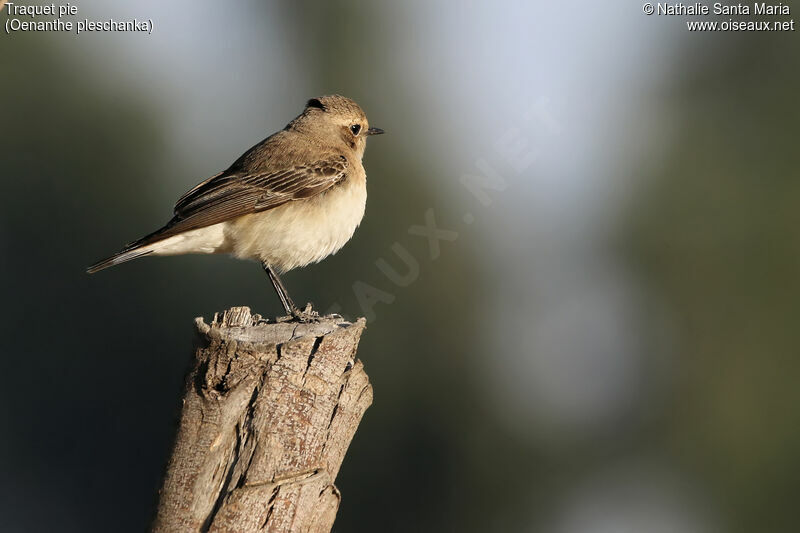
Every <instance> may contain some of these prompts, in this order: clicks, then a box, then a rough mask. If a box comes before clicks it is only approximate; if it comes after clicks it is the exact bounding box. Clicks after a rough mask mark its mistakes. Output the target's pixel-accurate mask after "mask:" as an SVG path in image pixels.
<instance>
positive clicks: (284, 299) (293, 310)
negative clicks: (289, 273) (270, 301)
mask: <svg viewBox="0 0 800 533" xmlns="http://www.w3.org/2000/svg"><path fill="white" fill-rule="evenodd" d="M261 266H262V267H264V272H266V273H267V276H269V280H270V281H271V282H272V286H273V287H275V292H277V293H278V298H280V299H281V304H282V305H283V309H284V310H285V311H286V314H289V315H292V316H293V317H294V318H298V319H301V318H302V316H303V313H302V312H301V311H300V309H298V308H297V306H296V305H294V302H293V301H292V298H291V297H290V296H289V291H287V290H286V287H284V286H283V283H282V282H281V278H279V277H278V273H277V272H275V271H274V270H273V269H272V267H271V266H269V265H268V264H267V263H262V264H261Z"/></svg>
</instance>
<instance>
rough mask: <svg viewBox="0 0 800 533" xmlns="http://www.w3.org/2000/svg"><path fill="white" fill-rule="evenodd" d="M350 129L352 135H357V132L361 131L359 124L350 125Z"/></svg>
mask: <svg viewBox="0 0 800 533" xmlns="http://www.w3.org/2000/svg"><path fill="white" fill-rule="evenodd" d="M350 131H352V132H353V135H358V132H359V131H361V124H353V125H352V126H350Z"/></svg>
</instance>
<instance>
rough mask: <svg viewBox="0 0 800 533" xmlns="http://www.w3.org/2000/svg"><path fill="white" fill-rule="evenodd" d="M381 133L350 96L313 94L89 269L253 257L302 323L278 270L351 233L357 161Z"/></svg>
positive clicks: (325, 250) (356, 209) (360, 187)
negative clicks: (160, 258) (158, 259)
mask: <svg viewBox="0 0 800 533" xmlns="http://www.w3.org/2000/svg"><path fill="white" fill-rule="evenodd" d="M379 133H383V130H381V129H379V128H370V127H369V123H368V122H367V117H366V115H365V114H364V111H362V110H361V108H360V107H359V106H358V104H356V103H355V102H354V101H352V100H350V99H349V98H345V97H344V96H339V95H330V96H322V97H319V98H312V99H311V100H309V101H308V103H307V104H306V107H305V109H304V110H303V112H302V113H301V114H300V115H299V116H297V118H295V119H294V120H292V121H291V122H289V124H287V125H286V127H285V128H284V129H283V130H281V131H279V132H277V133H275V134H273V135H271V136H269V137H267V138H266V139H265V140H263V141H261V142H260V143H258V144H257V145H255V146H254V147H252V148H250V149H249V150H248V151H247V152H245V153H244V154H243V155H242V156H241V157H239V159H237V160H236V161H235V162H234V163H233V164H232V165H231V166H230V167H229V168H228V169H227V170H225V171H224V172H221V173H219V174H217V175H216V176H213V177H211V178H209V179H207V180H205V181H204V182H202V183H200V184H199V185H197V186H196V187H194V188H193V189H191V190H190V191H189V192H187V193H186V194H184V195H183V196H182V197H181V198H180V199H179V200H178V202H177V203H176V204H175V216H173V217H172V220H170V221H169V222H168V223H167V224H166V225H165V226H164V227H163V228H161V229H159V230H157V231H155V232H153V233H151V234H150V235H147V236H145V237H143V238H141V239H139V240H138V241H135V242H132V243H130V244H129V245H127V246H126V247H125V248H123V249H122V251H120V252H119V253H117V254H114V255H113V256H111V257H109V258H108V259H104V260H102V261H100V262H98V263H96V264H94V265H92V266H91V267H89V268H88V269H87V272H89V273H90V274H92V273H94V272H97V271H98V270H102V269H104V268H108V267H110V266H113V265H118V264H120V263H124V262H126V261H130V260H131V259H137V258H139V257H144V256H146V255H178V254H230V255H232V256H234V257H236V258H239V259H256V260H258V261H260V262H261V265H262V266H263V268H264V270H265V271H266V272H267V275H268V276H269V278H270V281H271V282H272V285H273V286H274V287H275V291H276V292H277V293H278V297H279V298H280V300H281V304H283V307H284V309H285V310H286V312H287V313H288V314H291V315H292V316H293V317H294V318H295V319H299V320H306V319H308V318H309V316H308V315H306V314H305V313H304V312H302V311H300V310H299V309H298V308H297V306H296V305H295V304H294V302H293V301H292V299H291V298H290V297H289V293H288V292H287V291H286V288H285V287H284V286H283V283H282V282H281V280H280V278H279V277H278V273H279V272H280V273H283V272H286V271H288V270H291V269H293V268H297V267H303V266H306V265H308V264H310V263H316V262H318V261H321V260H322V259H324V258H326V257H327V256H329V255H331V254H334V253H336V252H337V251H338V250H339V249H340V248H341V247H342V246H344V244H345V243H346V242H347V241H348V240H350V237H352V236H353V233H354V232H355V229H356V227H357V226H358V225H359V223H360V222H361V219H362V218H363V216H364V207H365V204H366V200H367V179H366V178H367V176H366V172H365V171H364V167H363V165H362V163H361V159H362V157H363V156H364V149H365V148H366V146H367V137H368V136H370V135H376V134H379Z"/></svg>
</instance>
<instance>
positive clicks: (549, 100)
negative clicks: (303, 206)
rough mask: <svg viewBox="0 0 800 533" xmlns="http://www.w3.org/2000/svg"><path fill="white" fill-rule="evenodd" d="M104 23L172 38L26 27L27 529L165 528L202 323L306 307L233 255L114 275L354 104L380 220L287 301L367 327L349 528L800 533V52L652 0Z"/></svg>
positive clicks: (20, 357)
mask: <svg viewBox="0 0 800 533" xmlns="http://www.w3.org/2000/svg"><path fill="white" fill-rule="evenodd" d="M76 5H78V7H79V9H80V12H79V17H87V18H90V19H98V20H102V19H108V18H112V17H113V18H115V19H119V20H123V19H129V18H134V17H137V18H139V19H148V18H149V19H153V22H154V32H153V34H152V35H149V36H148V35H143V34H125V33H105V34H103V33H96V34H83V35H80V36H75V35H72V34H57V33H54V34H36V33H27V34H13V35H10V36H9V35H5V34H3V35H2V36H0V77H1V79H2V83H0V117H1V120H2V127H1V128H0V141H2V148H3V152H2V153H3V157H2V165H0V176H1V178H0V179H1V180H2V181H1V182H0V185H2V189H0V190H2V210H0V220H2V224H1V225H0V280H2V283H3V291H2V294H3V306H2V317H0V327H1V328H2V339H3V342H2V352H1V356H2V359H1V361H2V369H3V384H4V386H3V392H4V394H3V400H2V403H0V427H2V438H0V529H2V530H3V531H11V532H23V531H24V532H28V531H31V532H39V531H42V532H49V531H75V532H90V531H91V532H95V531H97V532H106V531H120V532H124V531H142V530H143V529H144V528H145V527H146V525H147V524H148V521H149V520H150V518H151V516H152V511H153V507H154V503H155V497H156V491H157V488H158V486H159V482H160V476H161V473H162V469H163V466H164V462H165V460H166V456H167V453H168V451H169V445H170V439H171V437H172V431H173V429H174V423H175V419H176V412H177V407H178V406H177V401H178V398H179V395H180V389H181V384H182V379H183V373H184V370H185V369H186V367H187V364H188V362H189V359H190V356H191V353H192V342H193V338H194V334H193V322H192V319H193V318H194V317H195V316H200V315H202V316H205V317H206V318H208V317H210V316H211V315H212V314H213V312H214V311H219V310H222V309H225V308H227V307H229V306H233V305H249V306H251V307H253V309H254V310H255V311H256V312H260V313H262V314H265V315H275V314H278V313H279V311H280V306H279V303H278V300H277V298H276V297H275V296H274V294H273V292H272V288H271V287H270V286H269V283H268V281H267V279H266V277H265V276H264V275H263V274H262V273H261V271H260V269H259V267H258V266H257V265H256V264H253V263H243V262H237V261H232V260H230V259H228V258H225V257H199V256H194V257H192V256H189V257H176V258H168V259H145V260H142V261H137V262H135V263H131V264H128V265H124V266H122V267H118V268H115V269H112V270H109V271H104V272H102V273H100V274H98V275H95V276H88V275H86V274H85V273H84V268H85V267H86V265H88V264H89V263H91V262H93V261H94V260H96V259H98V258H100V257H101V256H105V255H108V254H110V253H111V252H113V251H115V250H116V249H118V248H119V247H120V246H121V245H122V244H124V243H125V242H127V241H129V240H132V239H134V238H137V237H139V236H141V235H142V234H144V233H147V232H149V231H151V230H152V229H154V228H155V227H157V226H159V225H160V224H162V223H163V222H165V221H166V220H167V219H168V218H169V216H170V215H171V206H172V203H173V201H174V199H175V198H177V197H178V196H179V195H180V194H181V193H182V192H183V191H184V190H186V189H188V188H189V187H191V186H193V185H194V184H195V183H197V182H198V181H200V180H201V179H204V178H205V177H207V176H210V175H212V174H214V173H216V172H218V171H219V170H221V169H224V168H225V167H227V166H228V164H230V163H231V162H232V161H233V160H234V159H235V158H236V157H238V156H239V154H240V153H241V152H243V151H244V150H245V149H246V148H248V147H250V146H251V145H253V144H255V143H256V142H258V141H260V140H261V139H262V138H264V137H265V136H267V135H268V134H269V133H271V132H273V131H275V130H277V129H279V128H281V127H283V125H284V124H285V123H286V122H287V121H288V120H289V119H291V118H293V117H294V116H295V115H296V114H297V113H298V112H299V111H300V110H301V108H302V105H303V104H304V102H305V101H306V99H308V98H309V97H311V96H316V95H320V94H326V93H331V92H337V93H341V94H345V95H348V96H350V97H352V98H354V99H355V100H356V101H358V102H359V103H360V104H361V105H362V107H363V108H364V109H365V110H366V111H367V113H368V116H369V117H370V121H371V123H372V124H373V125H376V126H379V127H382V128H384V129H386V130H387V132H388V133H387V135H385V136H382V137H378V138H375V139H373V140H371V141H370V143H369V144H370V146H369V148H368V150H367V155H366V160H365V164H366V167H367V170H368V174H369V202H368V206H367V214H366V218H365V219H364V221H363V223H362V225H361V227H360V229H359V230H358V231H357V233H356V236H355V238H354V239H353V241H352V242H351V243H350V244H349V245H348V246H347V247H345V248H344V249H343V250H342V251H341V252H340V253H339V254H338V255H336V256H335V257H333V258H330V259H328V260H326V261H325V262H324V263H322V264H319V265H316V266H313V267H310V268H307V269H305V270H303V271H297V272H292V273H290V274H288V275H287V276H286V277H285V278H284V281H285V282H286V283H287V284H288V286H289V287H290V289H291V291H292V294H293V295H294V297H295V299H296V300H299V301H303V302H305V301H308V300H312V301H314V302H315V303H316V304H317V306H318V307H320V308H322V309H337V310H339V312H341V313H342V314H344V315H346V316H349V317H357V316H361V315H366V316H368V317H369V318H370V319H371V320H370V324H369V327H368V330H367V332H366V334H365V336H364V338H363V341H362V344H361V348H360V353H359V355H360V357H361V358H362V359H363V360H364V361H365V364H366V369H367V371H368V373H369V374H370V377H371V379H372V382H373V385H374V387H375V403H374V405H373V406H372V407H371V408H370V409H369V410H368V411H367V414H366V416H365V418H364V421H363V423H362V425H361V427H360V429H359V431H358V433H357V435H356V437H355V440H354V442H353V444H352V447H351V449H350V452H349V454H348V456H347V458H346V460H345V463H344V465H343V469H342V472H341V474H340V476H339V480H338V485H339V487H340V488H341V490H342V492H343V495H344V498H343V502H342V506H341V509H340V512H339V516H338V519H337V522H336V526H335V531H342V532H372V531H391V532H395V531H396V532H407V531H426V532H427V531H430V532H434V531H436V532H439V531H459V532H473V531H474V532H484V531H498V532H510V531H537V532H546V533H583V532H600V533H606V532H608V533H612V532H613V533H616V532H623V531H631V532H634V531H635V532H652V533H660V532H688V533H693V532H709V531H731V532H753V531H770V532H782V531H795V530H796V527H797V526H796V524H797V498H798V496H799V495H800V387H798V377H800V357H799V356H800V353H798V351H799V350H798V348H799V347H800V324H798V318H799V317H800V304H799V303H798V302H800V284H798V281H797V280H798V272H800V234H799V233H798V227H799V225H800V209H798V200H799V199H800V180H799V179H798V173H797V168H798V163H800V150H798V148H797V144H798V138H800V127H799V126H798V124H800V120H799V119H800V111H799V110H798V89H799V88H800V46H798V45H800V40H798V39H800V36H798V34H797V32H788V33H771V34H767V33H751V32H739V33H690V32H688V31H687V30H686V26H685V22H684V20H685V19H683V18H681V17H664V16H662V17H658V16H651V17H648V16H645V15H643V14H642V6H641V5H640V4H636V3H632V2H621V1H620V2H590V1H578V2H571V3H569V4H568V5H567V4H559V3H552V2H523V1H511V0H501V1H496V2H482V3H478V2H422V1H416V0H415V1H411V2H403V3H400V2H392V3H389V2H366V1H363V2H358V1H344V0H335V1H329V2H325V3H314V2H309V1H295V2H282V3H266V2H258V1H256V0H250V1H243V2H235V3H234V2H230V3H220V2H198V1H193V2H189V1H187V0H179V1H174V2H168V3H167V2H158V1H156V0H141V1H139V2H134V3H131V2H123V1H100V0H80V1H79V2H77V3H76ZM788 5H790V6H791V7H792V10H793V11H794V3H792V2H790V3H788ZM798 9H800V6H798ZM794 15H795V14H794V13H793V15H792V16H790V17H780V18H778V19H779V20H788V19H790V18H792V17H793V16H794ZM0 18H1V19H2V22H3V23H4V22H5V19H6V18H7V14H6V12H5V10H4V11H3V14H2V16H0ZM721 20H724V17H723V19H721ZM770 20H775V19H770ZM481 176H482V177H481ZM476 183H477V184H481V187H478V188H477V189H476V187H475V184H476ZM426 216H428V217H433V219H434V220H435V224H436V226H437V227H438V228H439V229H440V230H442V231H444V230H446V231H447V232H448V233H447V234H446V235H442V236H443V237H445V236H446V237H447V238H446V239H442V240H438V239H437V240H435V241H434V243H435V244H436V245H437V246H435V247H433V248H432V247H431V246H430V243H429V241H428V240H427V239H426V238H425V237H423V236H420V235H419V234H418V233H419V231H417V229H418V228H417V229H415V228H414V227H415V226H424V225H425V221H426ZM409 230H411V231H409ZM437 249H438V252H437ZM398 250H399V251H400V252H399V253H398ZM387 269H394V270H395V271H396V273H397V276H388V277H387V275H386V274H385V273H384V271H387ZM354 287H355V288H354ZM364 290H366V291H367V292H368V293H369V296H370V297H371V298H373V299H375V302H373V303H372V304H369V305H365V303H364V301H363V298H362V299H361V300H360V299H359V298H358V297H357V296H356V294H357V293H361V294H363V293H364Z"/></svg>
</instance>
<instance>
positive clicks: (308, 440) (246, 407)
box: [152, 307, 372, 533]
mask: <svg viewBox="0 0 800 533" xmlns="http://www.w3.org/2000/svg"><path fill="white" fill-rule="evenodd" d="M196 323H197V328H198V330H199V332H200V336H201V338H202V342H201V346H200V347H199V348H198V349H197V352H196V356H195V361H194V366H193V369H192V370H191V371H190V372H189V374H188V376H187V379H186V387H185V391H184V397H183V408H182V412H181V416H180V423H179V426H178V432H177V436H176V438H175V445H174V448H173V452H172V456H171V458H170V460H169V463H168V466H167V471H166V474H165V476H164V483H163V486H162V489H161V491H160V498H159V504H158V510H157V514H156V518H155V521H154V523H153V528H152V530H153V531H156V532H173V531H174V532H187V531H191V532H194V531H203V532H205V531H212V532H222V531H230V532H237V533H247V532H251V531H287V532H288V531H292V532H294V531H309V532H323V531H325V532H327V531H330V529H331V527H332V526H333V522H334V520H335V518H336V512H337V510H338V508H339V500H340V498H341V496H340V493H339V490H338V489H337V488H336V486H335V485H334V481H335V479H336V474H337V473H338V472H339V467H340V466H341V464H342V460H343V459H344V455H345V452H346V451H347V447H348V446H349V445H350V441H351V440H352V438H353V435H354V434H355V432H356V429H357V428H358V424H359V422H360V421H361V417H362V415H363V414H364V411H366V409H367V407H369V405H370V404H371V403H372V386H371V385H370V383H369V379H368V377H367V374H366V373H365V372H364V367H363V365H362V364H361V361H358V360H356V359H355V356H356V349H357V347H358V341H359V338H360V337H361V333H362V331H363V330H364V325H365V322H364V319H363V318H362V319H360V320H358V321H356V322H355V323H349V322H345V321H344V320H342V319H341V318H339V317H323V318H322V319H321V320H319V321H318V322H311V323H297V322H277V323H276V322H270V323H267V322H266V321H264V320H262V319H261V318H260V317H259V316H258V315H251V314H250V309H249V308H247V307H234V308H232V309H229V310H228V311H225V312H224V313H222V315H221V316H220V315H219V314H217V315H215V317H214V320H213V321H212V323H211V325H207V324H206V323H205V322H204V321H203V319H202V318H198V319H196Z"/></svg>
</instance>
